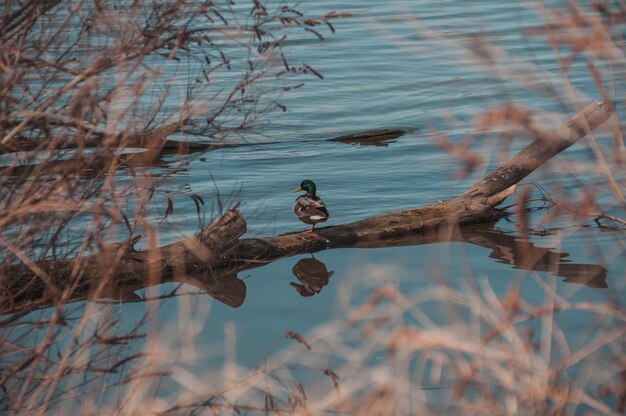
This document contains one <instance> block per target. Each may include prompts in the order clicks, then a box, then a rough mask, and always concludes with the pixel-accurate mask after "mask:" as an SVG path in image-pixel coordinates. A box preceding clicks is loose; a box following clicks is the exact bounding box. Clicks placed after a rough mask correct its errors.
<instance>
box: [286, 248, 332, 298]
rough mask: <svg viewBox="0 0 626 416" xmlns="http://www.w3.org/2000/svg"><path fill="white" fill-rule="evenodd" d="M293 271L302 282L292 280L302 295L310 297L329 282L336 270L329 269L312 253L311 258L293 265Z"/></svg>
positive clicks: (291, 283) (292, 283) (292, 284)
mask: <svg viewBox="0 0 626 416" xmlns="http://www.w3.org/2000/svg"><path fill="white" fill-rule="evenodd" d="M291 272H292V273H293V275H294V276H296V278H297V279H298V280H299V281H300V283H295V282H290V283H289V284H290V285H291V286H293V287H294V288H295V289H296V291H297V292H298V293H299V294H300V296H304V297H309V296H313V295H315V294H317V293H320V292H321V291H322V289H323V288H324V286H326V285H327V284H328V281H329V279H330V276H332V275H333V274H334V273H335V272H334V271H333V270H331V271H328V269H327V268H326V265H325V264H324V263H322V262H321V261H319V260H317V259H316V258H315V257H313V254H311V258H310V259H308V258H307V259H300V260H298V262H297V263H296V264H295V265H294V266H293V268H292V269H291Z"/></svg>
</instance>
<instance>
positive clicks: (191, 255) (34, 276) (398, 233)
mask: <svg viewBox="0 0 626 416" xmlns="http://www.w3.org/2000/svg"><path fill="white" fill-rule="evenodd" d="M611 114H612V104H611V103H610V102H608V101H594V102H592V103H591V104H589V105H588V106H587V107H585V109H584V110H583V111H581V112H580V113H579V114H577V115H576V116H575V117H573V118H572V119H571V120H569V121H568V122H567V123H565V124H563V125H562V126H561V127H559V128H557V129H556V130H554V131H553V132H551V133H547V134H545V135H544V136H542V137H538V138H536V139H535V140H534V141H533V142H532V143H531V144H529V145H528V146H527V147H526V148H524V149H523V150H522V151H521V152H520V153H519V154H517V155H516V156H515V157H513V158H512V159H511V160H510V161H508V162H507V163H505V164H504V165H502V166H501V167H499V168H497V169H495V170H494V171H493V172H491V173H489V174H488V175H487V176H485V177H484V178H483V179H481V180H480V181H478V182H477V183H476V184H474V185H473V186H472V187H471V188H470V189H469V190H468V191H467V192H465V193H463V194H462V195H460V196H459V197H457V198H454V199H452V200H451V201H448V202H439V203H436V204H433V205H429V206H426V207H423V208H415V209H409V210H404V211H399V212H393V213H390V214H384V215H379V216H376V217H372V218H368V219H364V220H361V221H356V222H353V223H350V224H345V225H338V226H332V227H325V228H317V229H316V232H314V233H311V234H302V233H299V232H295V233H288V234H283V235H279V236H276V237H266V238H245V239H239V237H240V236H241V235H242V234H243V233H244V232H245V231H246V223H245V220H244V219H243V217H242V216H241V214H240V213H239V212H238V211H236V210H229V211H228V212H226V213H225V214H224V215H223V216H222V217H220V218H218V219H217V220H216V221H214V222H213V223H212V224H211V225H210V226H209V227H208V228H206V229H205V230H203V231H201V232H200V233H199V234H198V236H194V237H191V238H189V239H186V240H184V241H181V242H178V243H174V244H170V245H168V246H165V247H161V248H158V249H153V250H147V251H136V250H134V248H133V244H134V243H135V242H136V240H132V241H128V242H125V243H121V244H117V245H114V246H111V247H107V248H103V249H102V250H101V252H100V253H97V254H93V255H90V256H84V257H81V258H77V259H73V260H46V261H42V262H38V263H36V264H31V263H29V264H20V265H18V266H11V267H10V268H9V269H7V270H1V271H0V277H1V280H0V289H3V290H2V291H3V293H4V294H5V296H9V298H8V299H6V300H5V299H2V300H1V302H0V304H2V305H6V307H5V308H2V309H4V310H10V309H11V305H14V304H15V302H17V301H18V300H20V299H22V298H23V297H24V296H27V295H32V294H33V293H42V294H45V293H47V294H48V295H49V296H52V297H53V298H55V299H61V298H62V297H63V296H62V295H61V294H66V293H69V295H68V296H69V297H70V298H71V296H72V293H84V292H85V290H87V289H92V288H94V287H95V288H97V291H98V292H99V293H98V294H96V295H95V296H99V295H101V294H102V293H103V292H102V291H103V289H104V288H103V284H102V281H103V276H104V277H106V279H104V280H106V281H108V282H110V283H111V284H113V285H119V284H121V282H125V281H128V280H130V281H132V280H133V279H135V281H136V282H137V284H146V281H145V280H146V278H147V279H148V284H157V283H158V282H161V281H168V280H176V281H182V280H181V279H184V278H185V276H189V275H194V274H196V275H197V274H198V273H204V271H207V270H208V272H207V273H208V276H216V274H214V273H213V272H211V271H210V270H211V268H213V269H219V270H220V272H219V273H218V274H223V273H224V271H225V270H227V271H229V272H230V273H232V272H233V271H236V270H239V269H242V268H246V267H249V266H250V264H255V265H256V264H265V263H269V262H271V261H274V260H277V259H279V258H282V257H286V256H293V255H296V254H302V253H313V252H317V251H320V250H325V249H330V248H336V247H349V246H355V245H357V244H358V245H363V244H368V243H371V242H378V243H380V242H384V241H385V240H389V239H398V238H401V237H403V236H410V235H415V234H420V233H421V234H424V235H427V236H433V235H436V232H437V231H439V230H440V229H441V228H442V227H449V226H456V225H468V224H473V223H478V222H488V221H493V220H496V219H498V218H500V217H501V216H502V215H503V214H504V212H503V210H501V209H498V208H497V207H498V205H499V204H500V203H501V202H502V201H504V200H505V199H506V198H507V197H508V196H510V195H511V194H513V193H514V192H515V186H516V184H517V183H518V182H519V181H520V180H522V179H523V178H525V177H526V176H527V175H529V174H530V173H531V172H533V171H534V170H535V169H537V168H538V167H540V166H541V165H542V164H543V163H545V162H546V161H548V160H549V159H550V158H552V157H553V156H555V155H556V154H558V153H559V152H561V151H563V150H564V149H566V148H567V147H569V146H571V145H572V144H573V143H575V142H576V141H578V140H580V139H581V138H582V137H584V136H585V135H586V134H587V133H589V132H590V131H591V130H593V129H594V128H596V127H598V126H599V125H601V124H602V123H604V122H605V121H606V120H607V119H608V118H609V117H610V116H611ZM429 238H430V237H429ZM154 276H158V279H154V278H153V277H154ZM209 278H211V277H209ZM157 280H158V281H157ZM76 282H80V283H79V284H78V283H76ZM68 287H70V288H71V290H69V291H68V290H65V289H64V288H68ZM80 288H83V289H80ZM79 289H80V290H79ZM62 300H64V301H66V300H67V299H62ZM234 302H236V300H235V301H234ZM53 303H56V302H54V301H53Z"/></svg>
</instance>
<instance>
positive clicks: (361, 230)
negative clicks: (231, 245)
mask: <svg viewBox="0 0 626 416" xmlns="http://www.w3.org/2000/svg"><path fill="white" fill-rule="evenodd" d="M612 111H613V107H612V104H611V103H610V102H608V101H600V100H598V101H593V102H592V103H590V104H589V105H588V106H587V107H585V108H584V109H583V111H581V112H580V113H579V114H577V115H576V116H574V117H573V118H572V119H570V120H569V121H568V122H566V123H565V124H563V125H562V126H560V127H558V128H557V129H556V130H554V131H552V132H550V133H547V134H546V135H545V136H543V137H538V138H536V139H535V140H534V141H533V142H532V143H530V144H529V145H528V146H526V147H525V148H524V149H523V150H522V151H520V152H519V153H518V154H517V155H515V156H514V157H513V158H512V159H511V160H509V161H508V162H506V163H505V164H503V165H502V166H500V167H499V168H497V169H495V170H494V171H492V172H490V173H489V174H487V176H485V177H484V178H483V179H481V180H479V181H478V182H476V184H474V185H473V186H472V187H471V188H470V189H469V190H468V191H467V192H465V193H463V194H462V195H461V196H459V197H457V198H455V199H453V200H451V201H448V202H440V203H437V204H433V205H429V206H426V207H423V208H416V209H409V210H405V211H399V212H393V213H390V214H384V215H379V216H376V217H372V218H368V219H365V220H362V221H357V222H353V223H351V224H345V225H338V226H334V227H325V228H317V229H316V232H315V233H311V234H306V235H303V234H301V233H289V234H284V235H280V236H277V237H267V238H255V239H243V240H241V241H240V243H239V246H238V247H237V249H236V251H235V252H234V253H233V255H232V256H231V257H229V258H228V259H226V260H225V261H226V262H229V261H242V262H245V261H252V260H254V261H272V260H274V259H277V258H281V257H285V256H292V255H295V254H301V253H307V252H316V251H320V250H323V249H328V248H334V247H344V246H347V245H350V244H354V243H356V242H358V241H368V240H376V239H380V238H390V237H398V236H402V235H407V234H413V233H417V232H428V231H435V230H437V229H438V228H440V227H442V226H450V225H457V224H458V225H467V224H472V223H476V222H485V221H491V220H493V219H496V218H498V217H499V216H501V215H502V211H501V210H499V209H497V206H498V205H500V203H502V201H504V200H505V199H506V198H507V197H508V196H510V195H511V194H513V193H514V192H515V186H516V184H517V183H518V182H519V181H521V180H522V179H524V178H525V177H526V176H528V175H529V174H530V173H531V172H533V171H534V170H535V169H537V168H539V167H540V166H541V165H542V164H544V163H545V162H547V161H548V160H549V159H550V158H552V157H554V156H555V155H557V154H558V153H560V152H561V151H563V150H565V149H567V148H568V147H569V146H571V145H572V144H574V143H576V142H577V141H578V140H580V139H581V138H582V137H584V136H585V135H586V134H587V133H589V132H590V131H591V130H593V129H595V128H596V127H598V126H599V125H601V124H602V123H604V122H605V121H606V120H608V118H609V117H610V116H611V114H612Z"/></svg>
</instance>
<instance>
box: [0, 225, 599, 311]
mask: <svg viewBox="0 0 626 416" xmlns="http://www.w3.org/2000/svg"><path fill="white" fill-rule="evenodd" d="M442 242H465V243H470V244H474V245H477V246H480V247H484V248H488V249H491V250H492V251H491V253H490V254H489V257H490V258H492V259H495V260H496V261H498V262H500V263H503V264H508V265H510V266H512V267H513V268H516V269H521V270H535V271H541V272H548V273H550V274H552V275H554V276H558V277H562V278H563V281H564V282H567V283H577V284H583V285H586V286H588V287H592V288H606V287H607V283H606V277H607V276H606V274H607V271H606V269H605V268H604V267H603V266H601V265H599V264H582V263H570V262H568V261H567V260H566V259H567V258H568V257H569V254H568V253H565V252H558V251H555V250H551V249H549V248H541V247H537V246H535V245H533V244H532V243H529V242H526V241H521V240H520V238H519V237H517V236H515V235H511V234H506V233H504V232H502V231H501V230H498V229H497V228H495V227H494V224H477V225H470V226H465V227H460V228H457V230H456V231H455V232H453V233H452V234H449V235H447V236H445V237H442V236H441V234H434V233H430V234H429V233H419V234H415V235H412V236H405V237H402V238H392V239H379V240H374V241H368V242H361V243H358V244H356V245H352V246H350V247H356V248H383V247H396V246H415V245H423V244H433V243H442ZM265 264H266V263H263V262H252V263H249V262H248V263H241V264H239V265H237V266H236V267H230V268H228V269H200V268H199V269H197V270H195V271H193V272H192V273H190V272H189V271H187V272H186V273H178V274H165V275H164V276H163V278H162V280H161V281H160V282H150V283H148V282H146V281H145V280H144V279H143V277H142V275H141V274H134V275H129V276H127V278H125V279H120V280H116V281H115V282H111V283H110V284H109V286H107V288H106V290H104V291H102V293H101V295H100V298H99V299H115V300H121V301H125V302H137V301H143V300H145V299H144V298H142V297H141V296H139V295H138V294H137V293H138V291H139V290H140V289H143V288H146V287H149V286H154V285H158V284H160V283H165V282H178V283H183V284H188V285H192V286H195V287H197V288H199V289H201V290H202V291H204V292H205V293H206V294H207V295H209V296H211V297H213V298H215V299H216V300H218V301H220V302H222V303H224V304H226V305H228V306H231V307H233V308H236V307H239V306H241V305H242V304H243V302H244V300H245V298H246V285H245V283H244V281H243V280H241V279H239V278H238V277H237V273H238V272H240V271H243V270H248V269H252V268H258V267H262V266H264V265H265ZM292 272H293V274H294V275H295V276H296V278H297V279H298V281H299V283H295V282H291V283H290V285H291V286H293V287H294V288H295V289H296V290H297V292H298V293H299V294H300V295H302V296H305V297H308V296H312V295H314V294H317V293H320V292H321V291H322V289H323V288H324V286H326V285H327V284H328V282H329V279H330V277H331V276H332V275H333V274H334V271H329V270H328V267H327V266H326V265H325V264H324V263H323V262H321V261H320V260H318V259H315V258H305V259H300V260H298V261H297V262H296V264H295V265H294V266H293V268H292ZM96 283H97V282H96ZM41 285H42V287H41V288H40V290H34V289H33V288H30V289H29V290H28V293H27V294H24V293H22V296H20V299H21V301H20V302H19V303H17V304H16V303H13V304H12V305H11V306H9V304H8V303H7V302H2V301H0V305H4V306H3V310H2V311H1V312H2V313H9V312H20V311H22V312H23V311H28V310H32V309H37V308H42V307H49V306H52V303H51V301H50V299H49V297H47V296H46V293H45V290H44V287H43V283H41ZM94 286H95V285H94V282H90V281H89V280H85V281H83V282H82V283H81V285H79V286H78V287H76V288H75V290H74V292H73V295H72V297H71V299H70V300H71V301H78V300H87V299H90V292H91V288H92V287H94ZM24 295H27V296H24ZM0 296H1V297H6V296H9V295H8V294H7V293H5V292H3V294H2V295H0ZM0 300H2V299H1V298H0Z"/></svg>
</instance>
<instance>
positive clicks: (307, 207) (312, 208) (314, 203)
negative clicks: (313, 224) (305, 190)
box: [294, 195, 329, 219]
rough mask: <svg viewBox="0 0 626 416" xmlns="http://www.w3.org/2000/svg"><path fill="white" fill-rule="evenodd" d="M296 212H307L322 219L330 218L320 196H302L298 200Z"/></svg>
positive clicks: (295, 207) (295, 206)
mask: <svg viewBox="0 0 626 416" xmlns="http://www.w3.org/2000/svg"><path fill="white" fill-rule="evenodd" d="M294 211H299V212H306V213H307V214H308V215H310V216H319V217H321V218H328V217H329V214H328V210H327V209H326V205H324V201H322V199H321V198H320V197H318V196H310V195H302V196H301V197H300V198H298V199H296V203H295V205H294ZM321 218H320V219H321Z"/></svg>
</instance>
